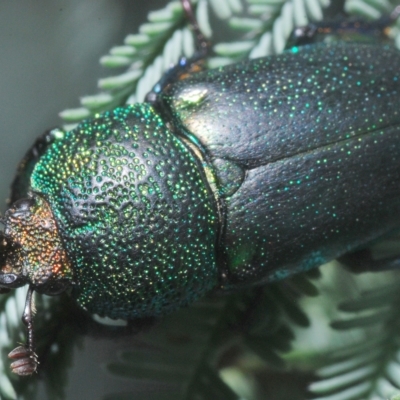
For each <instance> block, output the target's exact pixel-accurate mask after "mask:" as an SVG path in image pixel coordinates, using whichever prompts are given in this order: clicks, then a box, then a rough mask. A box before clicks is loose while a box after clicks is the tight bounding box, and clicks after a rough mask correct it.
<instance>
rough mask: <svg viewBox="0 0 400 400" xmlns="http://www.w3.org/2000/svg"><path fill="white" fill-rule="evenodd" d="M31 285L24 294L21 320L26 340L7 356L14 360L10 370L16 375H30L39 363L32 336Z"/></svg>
mask: <svg viewBox="0 0 400 400" xmlns="http://www.w3.org/2000/svg"><path fill="white" fill-rule="evenodd" d="M32 301H33V287H32V286H29V289H28V293H27V296H26V302H25V308H24V313H23V315H22V322H23V323H24V325H25V326H26V329H27V334H28V340H27V344H26V345H25V346H19V347H17V348H15V349H14V350H13V351H11V352H10V353H9V355H8V357H9V358H11V359H13V360H15V361H14V362H13V363H12V364H11V371H12V372H14V373H15V374H18V375H31V374H33V373H34V372H35V371H36V370H37V366H38V364H39V362H38V359H37V355H36V354H35V344H34V336H33V303H32Z"/></svg>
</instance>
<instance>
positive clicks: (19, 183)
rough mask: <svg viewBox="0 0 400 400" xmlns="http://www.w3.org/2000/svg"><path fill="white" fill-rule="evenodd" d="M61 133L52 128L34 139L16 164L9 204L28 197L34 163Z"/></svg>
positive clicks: (62, 133)
mask: <svg viewBox="0 0 400 400" xmlns="http://www.w3.org/2000/svg"><path fill="white" fill-rule="evenodd" d="M63 135H64V132H63V131H62V130H60V129H52V130H49V131H46V132H45V133H44V134H43V135H41V136H39V137H38V138H37V139H36V141H35V143H34V144H33V146H32V147H31V148H30V149H29V150H28V152H27V153H26V154H25V156H24V158H23V159H22V161H21V162H20V163H19V165H18V169H17V175H16V176H15V178H14V181H13V182H12V184H11V194H10V198H9V199H8V201H7V202H8V204H9V205H10V204H12V203H14V202H15V201H16V200H19V199H23V198H26V197H28V192H29V190H30V177H31V174H32V171H33V169H34V167H35V165H36V163H37V162H38V160H39V159H40V157H41V156H42V155H43V154H44V153H45V151H46V150H47V149H48V148H49V147H50V145H52V144H53V143H54V142H55V141H57V140H59V139H60V138H61V137H62V136H63Z"/></svg>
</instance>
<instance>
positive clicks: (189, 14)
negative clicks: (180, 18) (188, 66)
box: [181, 0, 211, 58]
mask: <svg viewBox="0 0 400 400" xmlns="http://www.w3.org/2000/svg"><path fill="white" fill-rule="evenodd" d="M181 3H182V7H183V10H184V11H185V14H186V18H187V19H188V20H189V22H190V26H191V28H192V30H193V33H194V34H195V36H196V48H197V51H198V52H199V53H200V54H201V57H202V58H204V57H206V56H207V55H208V54H209V52H210V50H211V43H210V41H209V40H208V39H207V38H206V37H205V35H204V33H203V32H202V31H201V29H200V27H199V23H198V22H197V19H196V16H195V15H194V10H193V7H192V3H191V1H190V0H181Z"/></svg>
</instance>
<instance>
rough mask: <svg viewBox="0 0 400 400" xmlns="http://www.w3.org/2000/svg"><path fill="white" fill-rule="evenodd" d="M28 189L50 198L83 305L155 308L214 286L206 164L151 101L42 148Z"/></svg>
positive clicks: (104, 310)
mask: <svg viewBox="0 0 400 400" xmlns="http://www.w3.org/2000/svg"><path fill="white" fill-rule="evenodd" d="M31 187H32V190H33V191H34V192H36V193H39V194H41V195H42V196H43V197H44V198H45V199H46V200H47V201H48V202H49V203H50V206H51V209H52V211H53V213H54V216H55V218H56V221H57V224H58V227H59V230H60V234H61V237H62V240H63V242H64V245H65V248H66V250H67V253H68V256H69V258H70V261H71V262H72V265H73V268H74V272H75V276H74V280H75V282H76V285H74V289H73V291H72V295H73V297H75V298H76V299H77V301H78V303H79V304H80V305H81V306H83V307H84V308H85V309H87V310H88V311H90V312H92V313H97V314H98V315H100V316H108V317H111V318H137V317H139V318H140V317H147V316H156V315H159V314H162V313H165V312H168V311H171V310H173V309H176V308H178V307H181V306H183V305H185V304H187V303H190V302H192V301H193V300H195V299H196V298H198V297H199V296H202V295H203V294H204V293H206V292H207V291H209V290H211V289H213V288H214V287H216V285H217V283H218V274H217V267H216V254H215V253H216V241H217V233H216V232H217V230H218V223H217V222H218V221H217V208H216V201H215V198H214V195H213V193H212V192H211V190H210V189H209V187H208V185H207V184H206V178H205V176H204V172H203V169H202V168H201V163H200V162H199V161H198V160H197V159H196V157H195V156H194V155H193V154H192V152H191V150H189V149H188V148H187V147H186V146H185V144H184V143H183V142H182V141H181V140H179V139H178V138H177V137H176V136H174V135H172V134H171V133H170V132H169V130H168V129H167V127H166V125H165V124H164V123H163V121H162V120H161V119H160V117H159V116H158V115H157V114H156V113H155V111H154V110H153V108H152V107H151V106H150V105H147V104H136V105H133V106H127V107H123V108H118V109H115V110H113V111H111V112H107V113H105V114H102V115H99V116H97V117H96V118H94V119H92V120H88V121H85V122H83V123H82V124H80V125H79V126H78V127H77V128H76V129H74V130H72V131H70V132H68V133H67V134H66V135H65V137H64V138H62V139H61V140H59V141H57V142H55V143H53V144H52V145H51V146H50V147H49V148H48V149H47V150H46V152H45V153H44V154H43V155H42V156H41V158H40V160H39V162H38V164H37V165H36V167H35V169H34V171H33V173H32V177H31Z"/></svg>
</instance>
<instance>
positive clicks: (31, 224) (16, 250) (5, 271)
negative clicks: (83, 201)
mask: <svg viewBox="0 0 400 400" xmlns="http://www.w3.org/2000/svg"><path fill="white" fill-rule="evenodd" d="M3 223H4V225H5V227H4V232H0V293H5V292H7V291H8V290H9V289H15V288H18V287H20V286H23V285H25V284H26V283H29V284H30V285H31V287H32V288H33V289H34V290H36V291H38V292H40V293H44V294H48V295H56V294H59V293H61V292H62V291H64V290H65V289H66V288H67V287H68V286H69V285H70V283H71V280H72V269H71V267H70V264H69V261H68V258H67V255H66V252H65V250H64V248H63V245H62V243H61V240H60V237H59V234H58V229H57V225H56V223H55V220H54V217H53V214H52V212H51V209H50V207H49V205H48V204H47V202H46V201H45V200H44V199H42V198H41V197H39V196H36V195H32V196H31V197H29V198H27V199H22V200H18V201H16V202H15V203H14V204H13V205H12V206H11V207H10V208H9V210H8V211H6V213H5V216H4V218H3Z"/></svg>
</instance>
